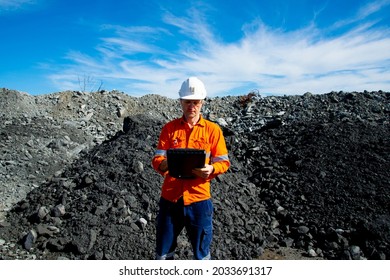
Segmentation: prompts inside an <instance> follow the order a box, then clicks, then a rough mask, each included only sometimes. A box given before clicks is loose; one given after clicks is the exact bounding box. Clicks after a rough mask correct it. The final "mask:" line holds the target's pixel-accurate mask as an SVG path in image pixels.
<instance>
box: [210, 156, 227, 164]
mask: <svg viewBox="0 0 390 280" xmlns="http://www.w3.org/2000/svg"><path fill="white" fill-rule="evenodd" d="M226 160H229V156H228V155H222V156H219V157H213V158H212V159H211V161H212V162H214V163H215V162H220V161H226Z"/></svg>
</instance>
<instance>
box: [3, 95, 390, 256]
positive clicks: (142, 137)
mask: <svg viewBox="0 0 390 280" xmlns="http://www.w3.org/2000/svg"><path fill="white" fill-rule="evenodd" d="M389 99H390V94H389V93H387V92H381V91H379V92H349V93H345V92H331V93H327V94H321V95H313V94H310V93H306V94H304V95H302V96H283V97H261V96H260V95H258V94H248V95H245V96H227V97H216V98H211V99H207V100H206V105H205V106H204V108H203V115H204V117H206V118H207V119H210V120H212V121H215V122H217V123H218V124H219V125H220V126H221V128H222V130H223V132H224V134H225V137H226V140H227V145H228V149H229V157H230V159H231V162H232V167H231V168H230V170H229V171H228V172H227V173H226V174H224V175H222V176H219V177H218V178H217V179H216V180H215V181H214V182H213V183H212V195H213V201H214V205H215V214H214V230H215V232H214V240H213V244H212V255H213V258H214V259H259V258H260V259H261V258H263V259H264V258H268V259H279V258H283V259H298V258H312V259H314V258H320V259H352V260H357V259H389V258H390V243H389V242H390V213H389V211H390V210H389V209H390V208H389V201H390V197H389V196H390V190H389V188H390V175H389V172H388V170H390V164H389V162H390V158H389V157H390V156H389V155H390V143H389V142H390V140H389V139H390V129H389V128H390V126H389V121H390V103H389ZM0 110H1V111H0V117H1V123H0V259H78V260H82V259H153V258H154V240H155V227H154V223H155V218H156V214H157V210H158V207H157V205H158V199H159V195H160V188H161V184H162V177H161V176H160V175H158V174H157V173H156V172H155V171H154V170H153V169H152V167H151V164H150V162H151V158H152V156H153V154H154V151H155V148H156V144H157V141H158V135H159V132H160V130H161V128H162V126H163V124H164V123H166V122H167V121H168V120H171V119H172V118H175V117H178V116H180V108H179V104H178V101H177V100H173V99H169V98H164V97H161V96H158V95H148V96H144V97H139V98H135V97H131V96H128V95H126V94H124V93H121V92H118V91H112V92H107V91H100V92H95V93H83V92H73V91H66V92H59V93H54V94H50V95H42V96H30V95H28V94H25V93H21V92H18V91H14V90H7V89H0ZM176 257H177V258H179V259H191V258H192V252H191V248H190V244H189V243H188V241H187V239H186V238H185V232H183V234H182V235H181V236H180V239H179V246H178V249H177V252H176Z"/></svg>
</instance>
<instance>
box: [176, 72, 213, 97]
mask: <svg viewBox="0 0 390 280" xmlns="http://www.w3.org/2000/svg"><path fill="white" fill-rule="evenodd" d="M179 95H180V99H187V100H200V99H205V98H206V95H207V92H206V88H205V87H204V84H203V82H202V81H201V80H199V79H198V78H197V77H189V78H188V79H187V80H185V81H184V82H183V83H182V84H181V88H180V90H179Z"/></svg>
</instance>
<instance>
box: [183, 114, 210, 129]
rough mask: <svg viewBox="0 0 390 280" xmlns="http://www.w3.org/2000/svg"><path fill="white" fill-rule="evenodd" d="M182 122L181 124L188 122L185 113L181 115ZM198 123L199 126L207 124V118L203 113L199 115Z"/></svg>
mask: <svg viewBox="0 0 390 280" xmlns="http://www.w3.org/2000/svg"><path fill="white" fill-rule="evenodd" d="M180 123H181V124H185V123H187V122H186V119H185V118H184V115H183V116H182V117H181V120H180ZM196 125H199V126H202V127H203V126H205V120H204V118H203V117H202V115H200V116H199V121H198V122H197V123H196Z"/></svg>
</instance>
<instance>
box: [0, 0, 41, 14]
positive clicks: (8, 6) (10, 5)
mask: <svg viewBox="0 0 390 280" xmlns="http://www.w3.org/2000/svg"><path fill="white" fill-rule="evenodd" d="M35 3H36V0H0V12H1V11H9V10H17V9H20V8H22V7H24V6H26V5H31V4H35Z"/></svg>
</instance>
